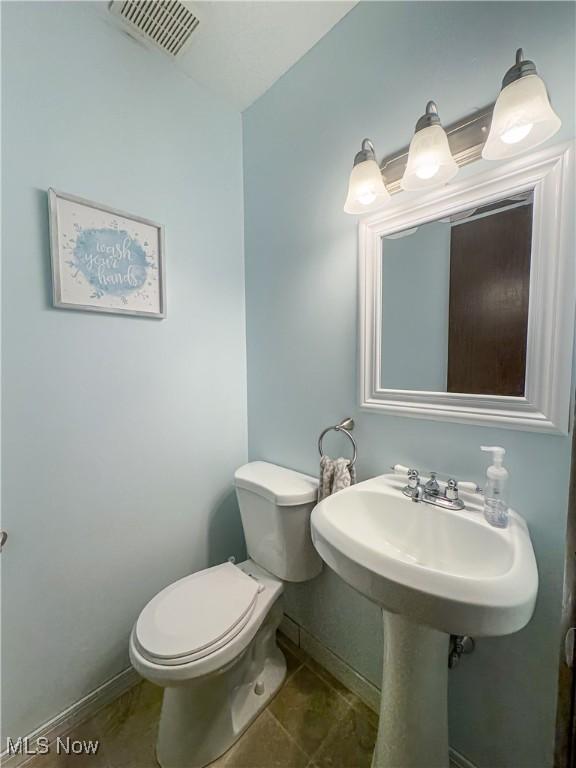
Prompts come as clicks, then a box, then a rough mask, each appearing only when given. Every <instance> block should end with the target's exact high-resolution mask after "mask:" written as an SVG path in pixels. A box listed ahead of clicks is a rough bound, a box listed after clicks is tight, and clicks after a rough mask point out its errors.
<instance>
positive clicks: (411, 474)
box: [408, 469, 420, 488]
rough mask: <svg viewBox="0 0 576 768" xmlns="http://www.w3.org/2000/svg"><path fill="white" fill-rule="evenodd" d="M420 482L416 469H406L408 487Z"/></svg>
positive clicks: (414, 486)
mask: <svg viewBox="0 0 576 768" xmlns="http://www.w3.org/2000/svg"><path fill="white" fill-rule="evenodd" d="M419 483H420V475H419V474H418V470H417V469H409V470H408V488H417V487H418V485H419Z"/></svg>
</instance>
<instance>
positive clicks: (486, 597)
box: [312, 475, 538, 768]
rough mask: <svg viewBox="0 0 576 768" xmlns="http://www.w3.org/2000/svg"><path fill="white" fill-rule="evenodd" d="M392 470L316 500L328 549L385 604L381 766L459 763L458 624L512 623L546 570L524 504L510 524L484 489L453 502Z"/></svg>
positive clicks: (509, 628)
mask: <svg viewBox="0 0 576 768" xmlns="http://www.w3.org/2000/svg"><path fill="white" fill-rule="evenodd" d="M405 482H406V481H405V480H404V481H403V480H402V478H401V477H400V476H398V475H382V476H381V477H376V478H373V479H372V480H367V481H366V482H363V483H359V484H358V485H354V486H351V487H350V488H347V489H346V490H344V491H340V492H339V493H337V494H335V495H333V496H330V497H328V498H327V499H324V501H322V502H320V503H319V504H318V505H317V506H316V507H315V508H314V510H313V512H312V540H313V542H314V545H315V547H316V549H317V550H318V552H319V554H320V556H321V557H322V559H323V560H324V561H325V562H326V564H327V565H328V566H329V567H330V568H331V569H332V570H334V571H335V572H336V573H337V574H339V576H340V577H341V578H342V579H344V581H346V582H347V583H348V584H350V585H351V586H352V587H354V588H355V589H356V590H358V592H361V593H362V594H363V595H365V596H366V597H368V598H369V599H370V600H373V601H374V602H376V603H377V604H378V605H380V606H381V607H382V609H383V617H384V664H383V681H382V700H381V706H380V723H379V728H378V738H377V742H376V747H375V750H374V758H373V761H372V766H373V768H448V722H447V695H448V691H447V688H448V647H449V640H450V635H451V634H454V635H471V636H473V637H476V638H477V637H483V636H494V635H507V634H510V633H512V632H516V631H518V630H519V629H521V628H522V627H524V626H525V625H526V624H527V623H528V622H529V621H530V618H531V616H532V613H533V610H534V603H535V601H536V593H537V590H538V571H537V569H536V561H535V558H534V551H533V549H532V543H531V541H530V535H529V533H528V528H527V526H526V523H525V522H524V520H523V518H522V517H521V516H520V515H518V514H517V513H516V512H513V511H511V513H510V524H509V526H508V528H506V529H504V530H502V529H498V528H493V527H491V526H490V525H489V524H488V523H487V522H486V521H485V520H484V517H483V515H482V506H481V498H480V497H479V496H477V495H476V494H461V497H462V499H463V501H464V503H465V505H466V508H465V509H464V510H461V511H452V510H447V509H441V508H439V507H436V506H432V505H430V504H428V503H426V502H421V503H415V502H414V501H412V500H411V499H409V498H407V497H406V496H404V495H403V494H402V488H403V487H404V485H405Z"/></svg>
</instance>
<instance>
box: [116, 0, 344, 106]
mask: <svg viewBox="0 0 576 768" xmlns="http://www.w3.org/2000/svg"><path fill="white" fill-rule="evenodd" d="M356 2H357V0H356V1H355V2H348V1H347V0H336V1H332V0H319V1H318V0H292V1H291V2H290V1H286V0H259V1H257V0H253V1H252V2H245V0H237V1H233V2H229V1H227V0H210V1H207V2H193V3H187V4H188V5H189V6H190V7H191V9H192V10H193V12H194V13H195V14H196V15H197V17H198V18H199V20H200V24H199V26H198V27H197V29H196V30H195V31H194V33H193V35H192V38H191V42H190V44H189V46H187V47H186V49H185V51H183V52H182V54H181V55H180V56H178V57H177V58H176V59H174V64H175V66H177V67H178V68H180V69H181V70H183V71H184V72H185V73H186V74H187V75H189V76H190V77H191V78H193V79H194V80H195V81H196V82H197V83H199V84H200V85H202V86H204V87H205V88H207V89H208V90H210V91H212V92H213V93H215V94H217V95H218V96H220V97H222V98H223V99H225V100H226V101H227V102H228V103H230V104H231V105H233V106H234V107H236V108H237V109H239V110H244V109H246V108H247V107H248V106H250V104H252V103H253V102H254V101H255V100H256V99H257V98H258V97H259V96H261V95H262V94H263V93H264V92H265V91H266V90H268V88H270V86H271V85H272V84H273V83H274V82H275V81H276V80H278V78H279V77H281V76H282V75H283V74H284V73H285V72H286V71H287V70H288V69H290V67H291V66H292V65H293V64H295V63H296V62H297V61H298V59H300V58H301V57H302V56H303V55H304V54H305V53H306V52H307V51H309V50H310V48H312V47H313V46H314V45H315V44H316V43H317V42H318V40H320V38H322V37H323V36H324V35H325V34H326V33H327V32H329V30H330V29H332V27H333V26H334V25H335V24H336V23H337V22H338V21H340V19H341V18H342V17H343V16H345V15H346V14H347V13H348V11H349V10H350V9H351V8H353V7H354V6H355V5H356ZM110 15H111V14H110Z"/></svg>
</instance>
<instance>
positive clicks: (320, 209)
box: [244, 2, 575, 768]
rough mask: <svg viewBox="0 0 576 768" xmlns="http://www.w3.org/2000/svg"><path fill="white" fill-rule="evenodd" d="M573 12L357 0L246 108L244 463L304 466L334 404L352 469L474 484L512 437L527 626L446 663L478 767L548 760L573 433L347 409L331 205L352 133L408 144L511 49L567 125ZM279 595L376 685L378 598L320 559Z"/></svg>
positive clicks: (455, 708)
mask: <svg viewBox="0 0 576 768" xmlns="http://www.w3.org/2000/svg"><path fill="white" fill-rule="evenodd" d="M574 13H575V7H574V5H573V4H568V3H554V2H542V3H538V2H534V3H490V2H488V3H474V2H461V3H452V2H448V3H440V2H434V3H428V2H424V3H421V2H410V3H393V2H391V3H377V2H369V3H362V4H360V5H359V6H357V7H356V8H355V9H354V10H352V11H351V12H350V13H349V14H348V15H347V16H346V17H345V18H344V20H343V21H342V22H340V23H339V24H338V25H337V26H336V27H335V28H334V29H333V30H332V31H331V32H330V33H329V34H328V35H327V36H326V37H325V38H323V39H322V40H321V41H320V42H319V43H318V44H317V45H316V46H315V48H313V49H312V50H311V51H310V52H309V53H308V54H307V55H306V56H305V57H304V58H303V59H302V60H301V61H300V62H298V64H296V65H295V66H294V67H293V68H292V69H291V70H290V71H289V72H288V73H287V74H286V75H285V76H284V77H283V78H282V79H281V80H280V81H279V82H277V83H276V84H275V85H274V86H273V87H272V88H271V89H270V90H269V91H268V92H267V93H266V94H265V95H264V96H263V97H261V98H260V99H259V100H258V101H257V102H256V103H255V104H254V105H253V106H252V107H251V108H250V109H249V110H248V111H247V112H246V113H245V116H244V117H245V119H244V168H245V185H244V191H245V210H246V214H245V229H246V235H245V251H246V272H247V275H246V283H247V286H246V297H247V308H248V317H247V338H248V403H249V413H250V425H249V451H250V456H251V458H253V459H259V458H260V459H267V460H270V461H273V462H277V463H278V464H283V465H285V466H288V467H294V468H296V469H299V470H303V471H306V472H315V471H316V467H317V463H318V456H317V453H316V440H317V437H318V433H319V432H320V430H321V429H322V428H323V427H325V426H327V425H329V424H334V423H335V422H336V421H338V420H339V419H340V418H342V417H343V416H353V417H354V418H355V419H356V423H357V428H356V431H355V436H356V438H357V440H358V445H359V458H358V468H359V474H360V478H361V479H364V478H367V477H369V476H371V475H377V474H380V473H382V472H383V471H384V470H386V468H387V467H388V466H389V465H390V464H392V463H394V462H397V461H399V462H402V463H404V464H411V465H415V466H417V467H422V468H425V469H429V468H433V469H437V470H438V471H440V472H448V471H450V472H451V473H453V474H455V475H456V476H460V477H470V478H472V479H476V480H478V481H480V480H481V479H482V477H483V472H484V467H485V463H486V462H485V458H484V457H483V456H482V455H481V454H480V451H479V446H480V445H481V444H482V443H486V442H489V443H495V444H503V445H505V446H506V448H507V449H508V454H507V457H506V458H507V459H508V464H509V468H510V470H511V477H512V489H511V495H512V500H513V503H514V505H515V506H516V507H517V508H518V509H519V510H520V511H521V512H522V513H523V514H524V515H525V516H526V518H527V520H528V522H529V525H530V530H531V534H532V538H533V542H534V546H535V550H536V555H537V558H538V563H539V570H540V592H539V598H538V604H537V608H536V613H535V616H534V619H533V620H532V622H531V624H530V625H529V626H528V627H527V628H526V629H525V630H523V631H522V632H520V633H518V634H517V635H515V636H512V637H509V638H502V639H491V640H482V641H481V642H479V643H478V649H477V652H476V653H475V654H474V655H473V656H472V657H470V658H467V659H466V660H465V662H464V663H463V664H462V665H461V666H460V668H458V669H457V670H455V671H454V672H452V673H451V675H450V678H451V684H450V701H451V712H450V727H451V740H452V744H453V745H454V746H455V747H456V748H457V749H459V750H461V751H462V752H463V753H464V754H466V755H468V756H469V757H470V759H472V760H473V761H474V762H475V763H476V764H477V765H478V766H481V768H545V766H549V765H551V762H552V747H553V730H554V714H555V713H554V708H555V695H556V671H557V650H558V643H559V615H560V600H561V586H562V563H563V553H564V532H565V519H566V503H567V487H568V474H569V462H570V442H569V439H568V438H563V437H557V436H546V435H537V434H530V433H527V432H516V431H512V430H497V429H491V428H484V427H473V426H465V425H457V424H442V423H437V422H432V421H424V420H416V419H408V418H397V417H392V416H380V415H373V414H367V413H364V412H361V411H359V410H358V407H357V403H358V393H357V384H356V382H357V343H356V337H357V321H356V316H357V232H356V221H355V219H354V218H353V217H349V216H347V215H346V214H344V213H343V212H342V205H343V201H344V196H345V192H346V184H347V178H348V174H349V172H350V164H351V162H352V159H353V157H354V153H355V152H356V151H357V150H358V148H359V145H360V141H361V139H362V138H363V137H364V136H370V137H371V138H372V139H373V140H374V141H375V143H376V147H377V151H378V154H379V156H380V157H382V156H384V155H385V154H387V153H389V152H392V151H394V150H397V149H400V148H401V147H403V146H405V145H406V143H407V142H408V140H409V138H410V135H411V131H412V130H413V126H414V122H415V120H416V119H417V117H418V116H419V115H420V114H421V113H422V111H423V108H424V106H425V104H426V102H427V101H428V99H431V98H433V99H436V100H437V102H438V105H439V110H440V114H441V117H442V119H443V120H444V121H445V122H446V123H449V122H451V121H453V120H455V119H457V118H459V117H462V116H464V115H466V114H468V113H469V112H470V111H471V110H472V109H473V108H475V107H481V106H483V105H485V104H487V103H489V102H490V101H491V100H493V99H494V98H495V96H496V95H497V92H498V88H499V83H500V80H501V78H502V76H503V73H504V71H505V69H506V68H507V67H508V66H509V65H510V64H511V63H512V62H513V58H514V52H515V49H516V48H517V47H518V46H520V45H522V46H524V49H525V51H526V54H527V55H528V56H529V57H531V58H534V59H535V61H536V62H537V65H538V67H539V70H540V72H541V74H542V75H543V76H544V78H545V79H546V81H547V83H548V85H549V88H550V92H551V94H552V97H553V102H554V105H555V106H556V108H557V110H558V112H559V114H560V115H561V117H562V120H563V122H564V126H563V128H562V132H561V134H560V135H559V136H558V137H557V140H558V141H560V140H562V139H565V138H568V137H570V136H572V135H573V132H574V125H573V115H574V98H573V94H574V79H573V72H574V31H575V29H574V27H575V24H574ZM479 167H481V164H478V165H477V166H475V167H472V168H471V172H475V171H477V170H478V168H479ZM339 448H340V446H336V445H335V444H334V450H335V451H336V450H337V449H339ZM341 449H342V451H344V450H346V447H345V444H344V443H343V444H342V446H341ZM287 605H288V611H289V613H290V614H291V615H292V616H293V617H294V618H295V619H296V620H298V621H299V622H301V623H302V624H303V625H304V626H305V627H306V628H307V629H308V630H309V631H310V632H312V633H313V634H314V635H316V636H317V637H318V638H319V639H320V640H321V641H322V642H324V643H325V644H327V645H328V646H329V647H330V648H332V649H333V650H334V651H335V652H336V653H337V654H338V655H340V656H341V657H342V658H344V659H346V660H347V661H348V662H349V663H351V664H352V665H353V666H354V667H356V669H358V670H359V671H360V672H361V673H362V674H364V675H366V676H367V677H368V678H370V679H371V680H373V681H374V682H379V677H380V664H379V660H380V654H381V646H382V637H381V629H380V618H379V614H378V610H377V609H376V607H375V606H373V605H371V604H370V603H368V602H367V601H365V600H364V599H363V598H361V597H360V596H358V595H357V594H355V593H353V592H352V590H350V589H349V588H348V587H346V586H345V585H344V584H343V583H342V582H341V581H339V580H338V579H337V578H336V577H335V576H333V575H331V574H330V572H329V571H327V570H326V571H325V572H324V573H323V575H322V576H321V577H320V578H319V579H318V580H317V581H315V582H313V583H312V584H306V585H301V586H298V587H294V588H293V589H291V590H289V591H288V594H287Z"/></svg>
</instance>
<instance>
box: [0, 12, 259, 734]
mask: <svg viewBox="0 0 576 768" xmlns="http://www.w3.org/2000/svg"><path fill="white" fill-rule="evenodd" d="M102 8H105V6H104V4H102V6H101V7H100V8H99V9H98V8H97V7H95V6H94V5H93V4H91V3H89V4H87V3H83V2H81V3H75V2H62V3H54V2H50V3H46V2H40V3H28V2H13V3H2V22H3V40H2V47H3V50H2V54H3V55H2V69H3V75H4V81H3V97H4V102H3V105H2V106H3V109H2V116H3V121H4V122H3V140H4V149H5V150H6V151H5V152H4V153H3V158H2V160H3V179H2V182H3V211H2V213H3V224H4V240H3V252H4V265H3V278H4V279H3V283H4V296H3V310H4V315H3V330H4V348H3V354H4V366H3V368H4V397H5V401H4V403H5V408H4V413H3V415H4V425H3V427H4V444H3V447H4V451H3V456H4V459H5V462H4V468H3V480H4V488H3V491H4V499H3V501H4V505H3V526H4V527H5V528H7V529H8V530H9V532H10V539H9V546H7V547H6V549H5V551H4V552H3V553H2V577H3V579H2V580H3V590H4V591H3V604H2V631H3V635H2V663H3V666H2V693H3V697H4V698H3V704H4V706H3V708H2V709H3V714H4V716H5V722H4V735H5V736H8V735H11V736H19V735H22V734H25V733H27V732H29V731H31V730H32V729H33V728H35V727H37V726H39V725H40V724H42V723H44V722H45V721H46V720H48V719H49V718H51V717H53V716H55V715H56V714H58V713H59V712H61V711H62V710H63V709H64V708H65V707H67V706H69V705H70V704H72V703H73V702H75V701H77V700H78V699H80V698H81V697H82V696H84V695H85V694H87V693H88V692H89V691H91V690H92V689H94V688H95V687H96V686H98V685H100V684H101V683H103V682H104V681H106V680H107V679H108V678H110V677H111V676H113V675H114V674H116V673H118V672H120V671H121V670H123V669H125V668H126V667H127V666H128V665H129V661H128V654H127V644H128V636H129V632H130V629H131V626H132V624H133V622H134V620H135V619H136V617H137V616H138V613H139V611H140V610H141V608H142V607H143V605H144V604H145V603H146V602H147V600H148V599H149V598H150V597H152V596H153V595H154V594H155V593H156V592H157V591H158V590H159V589H160V588H161V587H163V586H165V585H166V584H168V583H169V582H172V581H174V580H175V579H177V578H179V577H181V576H183V575H185V574H187V573H189V572H190V571H192V570H196V569H199V568H203V567H205V566H206V565H208V564H210V563H214V562H218V561H222V560H223V559H224V558H225V557H226V556H227V555H229V554H231V553H236V554H238V555H242V552H243V543H242V534H241V526H240V521H239V515H238V512H237V509H236V505H235V502H234V499H233V495H232V493H233V489H232V476H233V472H234V469H235V468H236V467H237V466H238V465H239V464H241V463H243V462H244V461H245V458H246V403H245V379H246V373H245V323H244V277H243V244H242V239H243V234H242V227H243V222H242V217H243V209H242V145H241V119H240V115H239V114H238V113H235V112H233V111H231V110H230V109H228V108H226V107H224V106H223V105H222V104H220V103H219V102H217V101H215V100H214V99H213V98H211V97H210V96H208V95H207V94H206V93H204V92H203V91H201V90H200V89H199V88H198V87H196V86H195V85H194V84H193V82H192V81H191V80H189V79H188V78H186V77H184V76H183V75H181V74H179V73H178V71H177V70H176V69H175V67H173V66H172V64H171V63H170V62H169V61H168V60H167V59H164V58H163V57H162V56H160V55H155V54H153V53H150V52H148V51H147V50H145V49H144V48H143V47H141V46H140V45H138V44H136V43H134V42H132V41H131V40H130V39H129V38H127V37H126V36H124V35H123V34H121V33H120V32H119V31H118V30H116V29H114V28H113V27H112V26H110V25H108V24H107V23H106V22H105V21H104V20H103V18H104V16H105V15H101V11H102ZM49 186H54V187H55V188H56V189H61V190H63V191H66V192H69V193H72V194H77V195H81V196H84V197H87V198H90V199H93V200H97V201H100V202H102V203H105V204H108V205H111V206H115V207H118V208H121V209H124V210H127V211H131V212H133V213H135V214H138V215H141V216H144V217H149V218H151V219H154V220H157V221H159V222H163V223H164V224H165V226H166V256H167V291H168V317H167V319H166V320H164V321H156V320H150V319H139V318H129V317H121V316H113V315H101V314H91V313H81V312H71V311H67V310H55V309H53V308H52V307H51V298H50V254H49V249H48V219H47V200H46V189H47V188H48V187H49Z"/></svg>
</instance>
